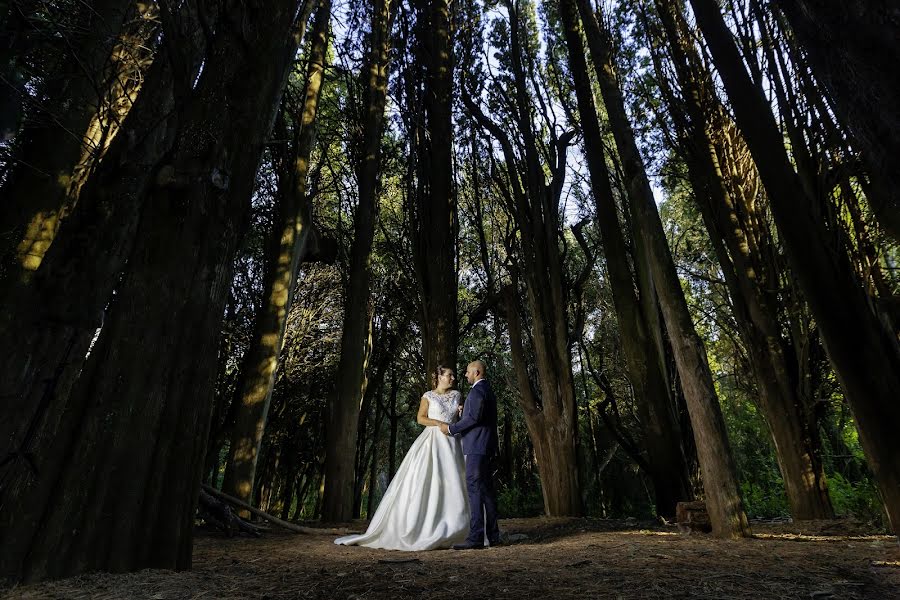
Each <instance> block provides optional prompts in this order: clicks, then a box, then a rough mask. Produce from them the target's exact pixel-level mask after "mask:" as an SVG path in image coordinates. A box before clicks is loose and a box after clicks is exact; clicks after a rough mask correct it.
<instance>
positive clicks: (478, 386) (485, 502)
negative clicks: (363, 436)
mask: <svg viewBox="0 0 900 600" xmlns="http://www.w3.org/2000/svg"><path fill="white" fill-rule="evenodd" d="M466 379H467V380H468V381H469V383H470V384H471V385H472V389H470V390H469V394H468V396H466V402H465V405H464V408H463V414H462V418H460V420H459V421H457V422H456V423H454V424H452V425H449V426H448V425H447V424H446V423H445V424H443V425H441V431H443V432H444V433H446V434H447V435H454V436H455V435H459V436H461V437H462V447H463V454H465V455H466V487H467V488H468V490H469V506H470V507H471V508H472V521H471V522H470V523H469V536H468V537H467V538H466V541H465V542H463V543H461V544H454V545H453V549H454V550H472V549H475V548H484V547H485V546H484V534H485V532H487V539H488V544H489V545H491V546H497V545H499V544H500V529H499V527H498V526H497V496H496V495H495V493H494V482H493V477H492V474H491V458H492V457H493V456H494V454H495V453H496V452H497V398H496V397H494V392H493V391H492V390H491V384H490V383H488V380H487V379H485V367H484V363H483V362H481V361H480V360H475V361H472V362H470V363H469V366H468V367H466Z"/></svg>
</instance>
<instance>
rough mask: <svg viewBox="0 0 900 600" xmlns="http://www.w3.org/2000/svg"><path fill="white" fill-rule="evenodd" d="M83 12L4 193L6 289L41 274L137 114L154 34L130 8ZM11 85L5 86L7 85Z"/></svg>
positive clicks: (104, 3)
mask: <svg viewBox="0 0 900 600" xmlns="http://www.w3.org/2000/svg"><path fill="white" fill-rule="evenodd" d="M88 4H89V6H85V7H84V8H83V9H82V10H81V11H80V13H79V14H80V17H79V20H80V22H79V24H78V26H77V28H76V29H77V30H78V31H81V32H83V33H82V34H81V35H75V36H73V38H74V39H72V38H70V43H71V44H73V47H72V48H70V49H69V50H68V53H67V56H66V57H65V59H64V60H63V61H62V63H61V65H60V66H59V70H60V71H61V72H60V73H58V74H57V75H56V76H55V77H53V79H52V80H51V83H50V84H49V86H48V89H45V90H42V92H43V95H44V96H45V97H46V99H45V100H44V101H43V102H42V103H41V105H40V106H39V107H38V110H37V114H35V115H32V116H31V118H30V119H29V122H27V123H26V124H25V126H24V127H23V129H22V131H20V132H19V134H18V136H17V145H18V146H19V150H18V153H17V156H16V162H17V166H16V168H14V169H13V171H12V173H11V174H10V179H9V180H8V181H7V182H6V183H5V185H4V186H3V196H4V200H3V203H2V207H0V230H2V232H3V233H2V235H0V283H3V282H6V283H7V285H8V284H9V282H10V281H11V280H15V279H18V278H20V277H25V278H28V277H30V276H31V274H33V272H34V271H35V270H37V268H38V267H39V266H40V264H41V261H42V260H43V257H44V255H45V253H46V251H47V248H48V247H49V246H50V244H51V243H52V242H53V239H54V238H55V236H56V233H57V231H58V230H59V225H60V223H61V221H62V220H63V219H64V218H66V216H67V215H68V213H70V212H71V210H72V208H73V205H74V203H75V201H76V199H77V197H78V192H79V191H80V188H81V185H82V184H83V182H84V180H85V178H86V176H87V175H88V174H89V172H90V171H91V167H92V165H93V164H94V163H95V162H96V160H97V159H98V158H99V157H100V156H101V155H102V154H103V151H104V150H105V149H106V148H107V147H108V145H109V142H110V140H111V139H112V137H113V136H114V135H115V133H116V131H117V129H118V124H119V123H120V121H121V119H122V118H123V117H124V116H125V114H126V113H127V111H128V109H129V108H130V106H131V100H132V99H133V96H134V94H135V93H136V87H139V85H140V84H139V83H138V81H139V79H140V74H138V77H137V78H134V77H133V75H134V73H133V72H132V70H133V69H134V68H138V69H140V68H141V63H145V62H147V61H148V58H147V50H146V46H145V45H144V44H145V42H147V38H149V37H150V34H151V33H152V32H153V31H154V29H155V28H154V27H153V26H152V25H150V24H149V22H146V23H145V22H142V20H143V16H144V15H142V14H140V12H139V11H140V10H142V9H143V10H144V11H146V12H151V11H153V10H155V6H154V5H153V4H152V3H149V4H147V5H146V6H142V7H141V8H136V3H135V2H133V1H130V0H95V1H93V2H90V3H88ZM4 85H6V84H4Z"/></svg>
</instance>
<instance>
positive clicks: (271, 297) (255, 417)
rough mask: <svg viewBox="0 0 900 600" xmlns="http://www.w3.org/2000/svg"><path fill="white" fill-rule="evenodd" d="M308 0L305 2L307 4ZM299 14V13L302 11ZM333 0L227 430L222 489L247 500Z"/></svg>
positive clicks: (303, 229)
mask: <svg viewBox="0 0 900 600" xmlns="http://www.w3.org/2000/svg"><path fill="white" fill-rule="evenodd" d="M311 4H312V1H311V0H310V2H309V4H308V6H311ZM301 18H302V16H301ZM330 22H331V0H321V1H320V2H319V7H318V11H317V12H316V17H315V23H314V25H313V31H312V41H311V44H310V52H309V66H308V67H307V73H306V97H305V101H304V103H303V109H302V113H301V114H300V115H299V123H298V122H297V121H295V140H294V142H295V144H294V155H293V156H292V157H290V158H289V159H288V160H285V161H284V162H285V163H288V164H286V165H284V167H285V169H286V170H287V175H286V176H284V177H283V178H282V180H281V182H280V186H281V191H280V198H279V202H278V213H277V218H276V222H275V229H274V230H273V237H272V242H273V243H272V247H271V248H270V250H269V257H270V258H269V264H268V266H267V268H266V276H265V281H264V287H263V306H262V311H261V312H260V314H259V315H258V316H257V319H256V325H255V328H254V332H253V339H252V341H251V342H250V347H249V348H248V350H247V352H246V355H245V357H244V366H243V369H242V380H243V384H242V386H241V395H240V404H239V406H238V410H237V415H236V420H235V424H234V427H233V428H232V432H231V446H230V450H229V466H228V469H227V473H228V475H229V476H228V477H226V478H225V481H224V483H223V485H222V491H224V492H225V493H226V494H230V495H232V496H234V497H235V498H238V499H240V500H243V501H244V502H247V503H248V504H249V503H250V502H251V497H250V496H251V491H252V490H253V480H254V472H255V470H256V460H257V455H258V453H259V446H260V444H261V443H262V437H263V433H264V431H265V428H266V420H267V416H268V412H269V405H270V404H271V401H272V388H273V387H274V385H275V372H276V369H277V368H278V356H279V354H280V353H281V346H282V343H283V342H284V329H285V325H286V324H287V317H288V314H289V313H290V310H291V303H292V301H293V296H294V291H295V290H296V287H297V268H298V265H299V264H300V259H301V257H302V256H303V253H304V251H305V249H306V245H307V240H308V238H309V231H310V229H311V228H312V223H311V212H310V198H309V196H308V194H307V175H308V172H309V158H310V155H311V154H312V149H313V146H314V145H315V129H316V124H315V121H316V113H317V111H318V105H319V97H320V94H321V90H322V77H323V73H324V70H325V60H326V58H325V54H326V50H327V48H328V30H329V25H330Z"/></svg>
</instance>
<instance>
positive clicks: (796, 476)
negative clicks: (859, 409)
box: [660, 7, 834, 519]
mask: <svg viewBox="0 0 900 600" xmlns="http://www.w3.org/2000/svg"><path fill="white" fill-rule="evenodd" d="M660 17H661V19H662V22H663V27H664V29H665V31H666V35H667V37H668V39H669V46H670V48H671V53H672V57H673V61H674V62H675V68H676V72H677V74H678V77H679V79H680V81H681V87H682V89H683V94H682V96H683V102H684V109H685V111H686V112H687V116H688V119H687V120H686V121H685V120H684V119H681V121H685V122H683V123H681V124H680V125H679V126H680V128H681V129H683V130H685V131H684V134H683V135H684V136H686V139H685V140H684V142H683V145H684V146H685V148H686V153H687V155H688V160H687V164H688V170H689V176H690V179H691V182H692V186H693V188H694V194H695V199H696V202H697V204H698V208H699V209H700V212H701V214H702V215H703V219H704V221H705V223H706V226H707V229H708V231H709V232H710V238H711V239H712V240H713V246H714V248H715V250H716V254H717V257H718V259H719V263H720V265H721V266H722V270H723V273H724V274H725V281H726V285H727V287H728V289H729V293H730V296H731V298H732V305H733V307H734V311H733V312H734V317H735V320H736V321H737V322H738V325H739V329H740V332H741V336H742V338H743V339H744V342H745V344H746V347H747V350H748V354H749V358H750V365H751V368H752V370H753V372H754V375H755V379H756V381H757V385H758V386H759V392H760V400H761V404H762V409H763V413H764V415H765V418H766V420H767V422H768V424H769V429H770V432H771V434H772V438H773V441H774V444H775V451H776V456H777V459H778V463H779V466H780V468H781V472H782V478H783V480H784V483H785V489H786V491H787V496H788V501H789V503H790V505H791V514H792V515H793V517H794V518H795V519H828V518H833V516H834V512H833V510H832V508H831V501H830V499H829V497H828V488H827V484H826V482H825V473H824V469H823V466H822V461H821V458H820V456H819V452H820V450H821V443H820V442H819V434H818V428H817V426H816V423H815V420H814V419H812V415H811V414H810V413H809V410H808V409H807V408H806V405H805V404H806V403H805V402H804V401H803V399H802V397H801V396H800V394H799V390H798V386H797V385H796V381H797V377H795V376H793V375H792V374H791V372H790V369H789V367H788V360H787V358H786V356H785V354H786V349H785V346H786V345H787V344H789V342H787V341H785V340H784V339H783V338H782V335H781V326H780V325H779V321H778V314H777V308H776V307H777V302H778V299H777V298H776V297H775V292H774V290H776V289H777V287H778V285H779V281H778V279H779V278H778V274H777V272H776V268H775V267H772V266H770V265H767V264H765V262H766V261H765V256H766V255H768V254H769V253H770V252H773V250H772V240H771V235H770V234H769V232H768V230H759V231H756V230H754V225H753V224H754V223H764V222H765V219H764V218H762V217H761V216H760V215H755V214H753V211H754V210H755V209H754V208H753V206H751V204H753V203H754V202H755V196H756V193H755V190H754V189H753V188H754V186H755V185H758V184H757V183H756V181H758V174H757V173H756V170H755V168H754V167H753V166H752V165H750V167H749V169H748V168H747V167H744V166H742V165H740V164H737V160H738V159H737V157H738V156H740V155H741V153H740V152H739V150H738V149H735V148H734V146H735V144H739V143H740V142H741V141H742V139H741V138H740V137H739V134H738V133H737V132H736V131H734V126H733V125H732V124H731V123H730V121H729V120H728V118H727V116H726V115H725V114H724V111H722V110H721V107H720V105H719V103H718V101H717V100H716V99H715V98H714V97H712V94H711V92H712V89H713V88H712V79H711V77H709V75H708V73H705V72H703V71H702V70H701V63H700V60H699V57H698V56H696V55H695V53H694V50H693V46H692V44H693V42H690V41H688V39H687V38H686V36H685V35H683V34H682V33H681V27H683V25H684V24H683V22H682V21H681V20H680V15H678V14H677V13H673V12H671V7H661V10H660ZM704 107H705V109H704ZM713 136H716V138H717V139H716V140H715V141H714V140H713ZM723 165H724V166H723ZM726 173H728V174H734V175H733V176H732V179H733V181H732V182H731V185H730V186H729V185H728V184H727V183H726V177H727V175H726ZM744 187H748V188H751V192H750V193H749V194H746V193H741V192H743V188H744ZM731 189H734V190H735V192H734V193H733V192H732V191H730V190H731ZM748 199H749V200H748ZM756 229H758V228H756ZM754 254H755V255H754ZM770 290H771V291H770Z"/></svg>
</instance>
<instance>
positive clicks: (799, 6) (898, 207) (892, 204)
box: [773, 0, 900, 240]
mask: <svg viewBox="0 0 900 600" xmlns="http://www.w3.org/2000/svg"><path fill="white" fill-rule="evenodd" d="M773 3H774V4H775V5H776V6H777V7H778V8H779V9H781V11H782V12H783V13H784V15H785V16H786V17H787V20H788V23H789V24H790V27H791V30H792V31H793V33H794V36H795V38H796V40H797V41H798V42H799V45H800V46H801V47H802V48H803V49H804V50H805V51H806V59H807V60H808V61H809V64H810V66H811V67H812V71H813V73H814V75H815V76H816V79H818V80H819V81H820V82H821V83H822V84H823V85H824V86H825V88H826V90H827V91H828V96H829V98H830V100H831V105H832V107H833V108H834V111H835V113H836V114H837V116H838V118H839V120H840V121H841V122H842V123H843V124H844V125H845V126H846V127H847V128H848V129H849V130H850V133H851V134H852V136H853V140H854V142H855V143H854V145H856V146H857V149H858V150H859V151H860V154H861V157H862V160H863V162H864V163H865V164H866V166H867V169H866V171H867V175H868V176H869V179H870V181H871V190H872V192H873V193H872V194H871V195H870V197H869V198H868V200H869V206H871V208H872V211H873V212H874V213H875V216H876V218H877V219H878V222H879V223H880V224H881V226H882V227H883V228H884V230H885V231H886V232H887V233H889V234H890V235H891V236H892V237H893V238H894V239H895V240H900V81H898V78H897V77H891V76H889V75H888V74H889V73H892V72H893V71H894V70H896V66H897V63H898V62H900V42H898V40H897V35H896V32H897V27H898V25H900V23H898V16H897V7H896V4H895V3H893V2H892V1H890V0H875V1H874V2H873V1H871V0H866V1H863V0H852V1H847V2H841V3H839V4H835V3H833V2H828V1H827V0H790V1H788V0H775V1H774V2H773Z"/></svg>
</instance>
